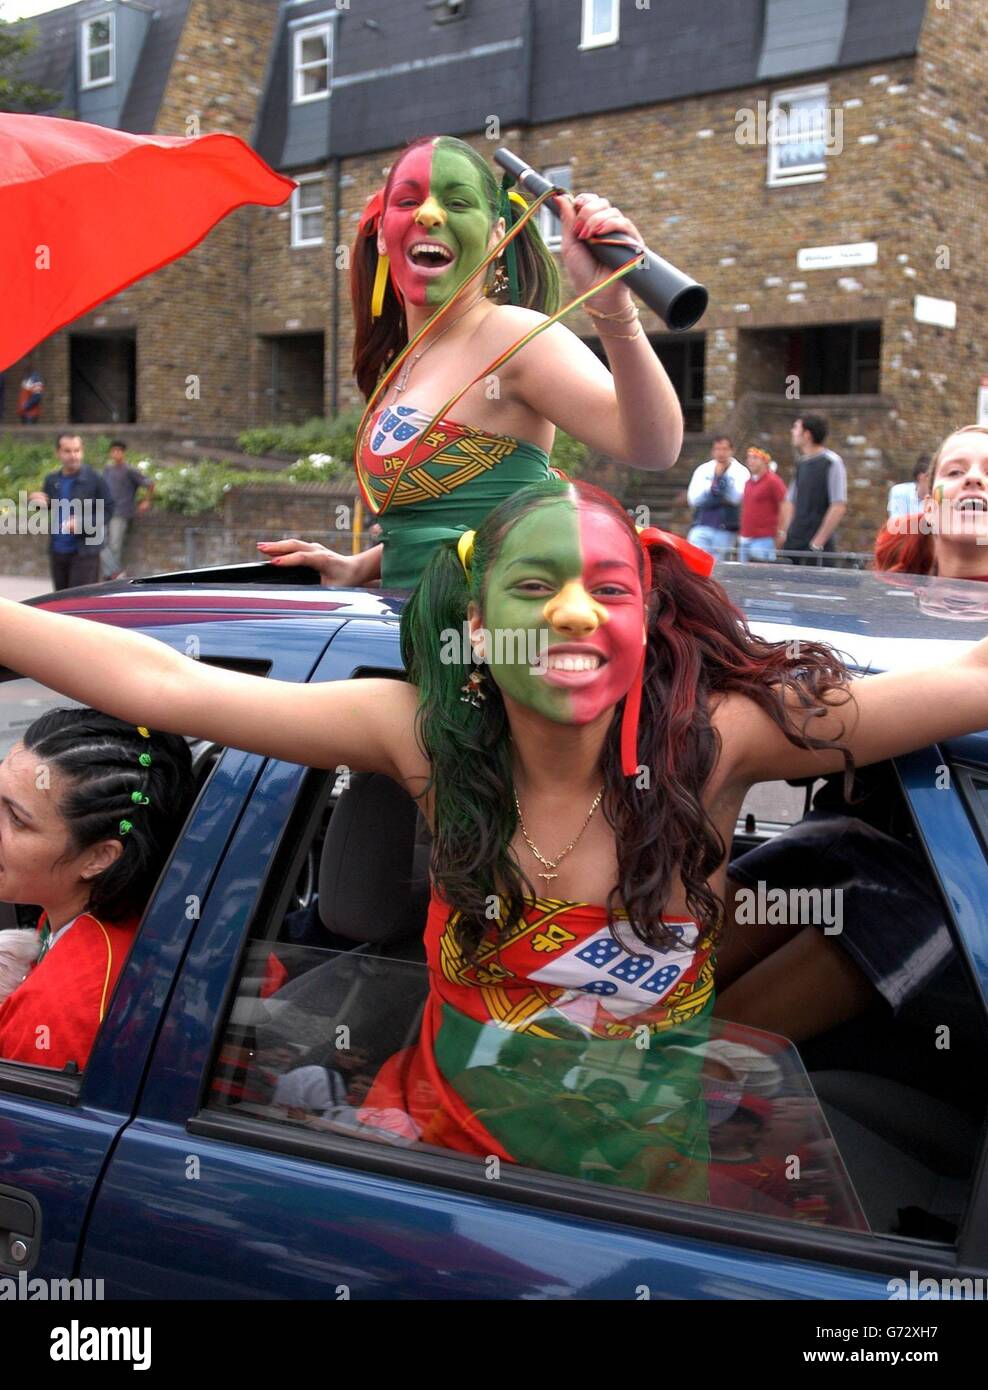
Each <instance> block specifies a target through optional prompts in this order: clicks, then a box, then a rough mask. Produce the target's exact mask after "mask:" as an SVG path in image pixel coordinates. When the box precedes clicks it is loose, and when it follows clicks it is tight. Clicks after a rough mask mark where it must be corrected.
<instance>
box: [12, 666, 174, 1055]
mask: <svg viewBox="0 0 988 1390" xmlns="http://www.w3.org/2000/svg"><path fill="white" fill-rule="evenodd" d="M9 654H10V655H11V656H12V655H13V653H12V652H11V653H9ZM21 664H23V663H21ZM192 792H193V781H192V772H191V756H190V753H189V749H188V746H187V744H186V742H185V740H184V739H183V738H181V737H180V736H179V735H177V734H174V733H158V732H151V731H150V730H149V729H148V728H146V727H141V728H138V727H137V726H136V725H135V724H125V723H123V722H122V721H121V720H119V719H115V718H114V717H113V716H112V715H109V714H101V713H100V712H99V711H97V710H95V709H52V710H48V711H47V712H46V713H45V714H42V715H40V716H39V718H37V719H36V720H35V721H34V722H33V723H32V724H31V725H30V726H29V727H28V728H27V729H26V730H25V731H24V735H23V738H22V739H21V740H20V741H19V742H18V743H15V744H14V746H13V747H12V748H11V750H10V752H9V753H8V754H7V756H6V757H5V758H4V760H3V762H2V763H0V902H6V903H21V904H31V905H37V906H40V908H41V916H40V919H39V921H38V924H37V928H36V929H35V930H30V929H18V928H10V929H8V930H7V931H4V932H0V958H2V959H0V965H2V966H4V967H6V968H5V969H3V970H2V976H3V978H4V980H5V984H4V986H3V987H2V988H0V994H2V995H3V998H2V1002H0V1058H2V1059H3V1060H4V1061H17V1062H30V1063H33V1064H34V1065H35V1066H42V1067H55V1068H58V1069H62V1068H64V1067H65V1066H66V1065H67V1064H70V1063H75V1065H76V1066H77V1067H78V1068H79V1069H80V1070H81V1069H82V1068H83V1067H85V1065H86V1062H87V1060H88V1058H89V1053H90V1050H91V1049H92V1045H93V1042H94V1040H95V1038H96V1033H97V1031H98V1029H99V1026H100V1024H101V1022H102V1021H103V1017H104V1015H105V1013H106V1009H107V1005H108V1002H109V999H110V996H111V995H112V993H113V989H114V986H115V985H116V982H117V978H118V977H119V975H120V972H121V970H122V969H123V966H124V962H125V961H126V959H127V955H128V953H129V951H130V948H131V946H132V944H133V940H134V934H135V932H136V929H137V924H138V922H139V921H140V918H141V914H142V913H143V910H144V907H145V904H146V903H147V900H148V898H149V896H150V894H151V890H152V889H153V887H154V884H155V882H156V880H157V878H158V875H159V874H160V872H161V869H162V867H163V865H164V863H165V860H166V859H167V857H168V854H169V853H170V851H171V847H172V844H173V842H174V840H175V837H176V835H177V833H178V831H179V829H180V828H181V826H182V824H183V822H184V820H185V817H186V814H187V812H188V809H189V806H190V804H191V799H192Z"/></svg>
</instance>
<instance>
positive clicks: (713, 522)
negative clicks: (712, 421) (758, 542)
mask: <svg viewBox="0 0 988 1390" xmlns="http://www.w3.org/2000/svg"><path fill="white" fill-rule="evenodd" d="M731 448H732V445H731V438H730V435H726V434H719V435H716V436H715V438H714V442H713V452H714V456H713V458H711V459H708V460H707V462H706V463H701V464H699V466H698V467H697V468H695V469H694V471H693V477H692V478H691V479H690V485H689V488H688V490H687V493H686V500H687V501H688V502H689V504H690V506H691V507H692V508H693V525H692V526H691V527H690V533H689V537H688V539H689V540H690V541H691V542H692V544H693V545H698V546H699V547H700V549H701V550H705V551H706V552H707V554H708V555H713V556H714V557H715V559H718V560H726V559H727V557H728V555H730V553H731V551H732V550H733V549H734V542H735V540H736V538H737V531H738V524H739V516H740V507H741V499H742V497H743V496H744V487H745V483H747V481H748V479H749V478H750V477H751V474H750V473H749V472H748V470H747V468H745V466H744V464H743V463H741V462H739V460H738V459H736V458H735V457H734V455H733V454H732V452H731Z"/></svg>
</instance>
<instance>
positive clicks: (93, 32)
mask: <svg viewBox="0 0 988 1390" xmlns="http://www.w3.org/2000/svg"><path fill="white" fill-rule="evenodd" d="M81 28H82V77H81V83H80V85H81V86H82V87H83V88H84V89H85V88H88V87H105V86H107V84H108V83H110V82H112V81H113V78H114V55H113V13H112V11H110V10H107V11H106V13H105V14H101V15H97V16H96V18H95V19H84V20H83V21H82V25H81Z"/></svg>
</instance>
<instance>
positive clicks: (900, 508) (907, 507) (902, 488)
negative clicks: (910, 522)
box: [888, 454, 930, 516]
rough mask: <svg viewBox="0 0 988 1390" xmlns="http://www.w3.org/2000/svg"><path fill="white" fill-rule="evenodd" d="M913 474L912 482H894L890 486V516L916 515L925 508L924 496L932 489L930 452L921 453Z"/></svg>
mask: <svg viewBox="0 0 988 1390" xmlns="http://www.w3.org/2000/svg"><path fill="white" fill-rule="evenodd" d="M912 476H913V480H912V482H911V483H893V485H892V486H891V487H890V488H889V501H888V513H889V516H916V515H917V514H918V513H919V512H921V511H922V510H923V498H924V497H925V496H926V495H927V493H928V492H929V490H930V456H929V454H920V456H919V458H918V459H917V460H916V466H915V467H914V468H913V475H912Z"/></svg>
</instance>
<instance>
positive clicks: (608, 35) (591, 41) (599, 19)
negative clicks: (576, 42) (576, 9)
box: [580, 0, 621, 48]
mask: <svg viewBox="0 0 988 1390" xmlns="http://www.w3.org/2000/svg"><path fill="white" fill-rule="evenodd" d="M620 23H621V6H620V0H583V34H582V37H581V39H580V47H581V48H600V47H602V46H603V45H604V44H607V43H617V41H618V29H619V28H620Z"/></svg>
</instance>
